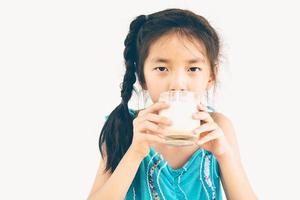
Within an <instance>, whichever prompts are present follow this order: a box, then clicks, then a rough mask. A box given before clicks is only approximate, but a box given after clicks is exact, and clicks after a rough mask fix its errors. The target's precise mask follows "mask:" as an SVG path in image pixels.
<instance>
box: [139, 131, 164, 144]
mask: <svg viewBox="0 0 300 200" xmlns="http://www.w3.org/2000/svg"><path fill="white" fill-rule="evenodd" d="M143 137H144V138H145V139H146V140H148V141H154V142H158V143H164V142H165V139H164V138H163V137H161V136H159V135H153V134H147V133H146V134H143Z"/></svg>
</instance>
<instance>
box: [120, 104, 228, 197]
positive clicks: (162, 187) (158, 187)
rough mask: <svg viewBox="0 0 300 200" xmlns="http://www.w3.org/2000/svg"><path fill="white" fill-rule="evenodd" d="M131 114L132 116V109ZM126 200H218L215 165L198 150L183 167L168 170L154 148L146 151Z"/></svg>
mask: <svg viewBox="0 0 300 200" xmlns="http://www.w3.org/2000/svg"><path fill="white" fill-rule="evenodd" d="M209 110H210V111H213V109H212V108H209ZM131 113H132V114H135V113H134V112H133V111H132V110H131ZM129 199H130V200H135V199H140V200H152V199H155V200H158V199H159V200H165V199H166V200H177V199H178V200H204V199H205V200H211V199H215V200H221V199H222V192H221V185H220V173H219V165H218V162H217V160H216V158H215V156H214V155H213V154H212V153H210V152H209V151H206V150H204V149H198V150H197V151H195V152H194V154H193V155H192V156H191V157H190V158H189V160H188V161H187V162H186V163H185V164H184V166H183V167H181V168H178V169H172V167H171V166H169V165H168V163H167V161H166V160H164V158H163V157H162V156H161V155H160V154H159V153H158V152H156V151H155V149H153V148H150V152H149V154H148V155H147V156H146V157H145V158H144V159H143V160H142V162H141V164H140V166H139V168H138V171H137V173H136V175H135V177H134V179H133V182H132V184H131V185H130V188H129V190H128V192H127V194H126V197H125V200H129Z"/></svg>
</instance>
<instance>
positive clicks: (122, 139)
mask: <svg viewBox="0 0 300 200" xmlns="http://www.w3.org/2000/svg"><path fill="white" fill-rule="evenodd" d="M145 22H146V17H145V15H140V16H139V17H137V18H136V19H135V20H134V21H133V22H132V23H131V24H130V30H129V33H128V35H127V37H126V39H125V42H124V44H125V50H124V53H123V54H124V58H125V66H126V72H125V75H124V78H123V82H122V89H121V97H122V103H121V104H120V105H118V106H117V107H116V108H115V109H114V110H113V111H112V112H111V113H110V115H109V116H108V118H107V120H106V122H105V124H104V126H103V128H102V130H101V134H100V138H99V148H100V152H101V155H102V157H103V155H104V151H103V150H104V148H105V153H106V155H107V163H106V168H105V169H106V171H111V172H113V171H114V170H115V169H116V167H117V166H118V164H119V162H120V160H121V158H122V157H123V155H124V154H125V153H126V151H127V149H128V148H129V146H130V145H131V142H132V136H133V125H132V122H133V117H132V116H131V115H130V113H129V110H128V101H129V100H130V98H131V94H132V90H133V84H134V83H135V81H136V77H135V72H136V67H137V66H136V63H137V60H138V56H137V54H138V53H137V47H136V44H137V42H136V41H137V36H138V33H139V30H140V29H141V27H142V26H143V24H144V23H145ZM103 145H104V146H103Z"/></svg>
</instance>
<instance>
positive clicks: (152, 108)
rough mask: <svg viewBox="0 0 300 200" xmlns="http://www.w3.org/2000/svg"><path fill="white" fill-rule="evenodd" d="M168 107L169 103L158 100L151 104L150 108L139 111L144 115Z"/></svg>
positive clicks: (140, 114)
mask: <svg viewBox="0 0 300 200" xmlns="http://www.w3.org/2000/svg"><path fill="white" fill-rule="evenodd" d="M168 107H169V104H167V103H166V102H156V103H154V104H152V105H151V106H149V107H148V108H146V109H143V110H141V111H139V116H144V115H145V114H147V113H157V112H158V111H160V110H162V109H166V108H168Z"/></svg>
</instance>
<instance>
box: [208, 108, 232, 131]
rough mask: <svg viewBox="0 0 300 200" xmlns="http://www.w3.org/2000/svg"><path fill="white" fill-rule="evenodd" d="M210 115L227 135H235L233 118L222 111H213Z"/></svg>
mask: <svg viewBox="0 0 300 200" xmlns="http://www.w3.org/2000/svg"><path fill="white" fill-rule="evenodd" d="M210 116H211V117H212V118H213V120H214V121H215V122H216V123H217V124H218V126H219V127H220V128H221V129H222V130H223V132H224V134H225V136H232V135H235V131H234V127H233V124H232V122H231V120H230V119H229V118H228V117H227V116H225V115H224V114H222V113H220V112H211V113H210Z"/></svg>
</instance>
